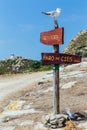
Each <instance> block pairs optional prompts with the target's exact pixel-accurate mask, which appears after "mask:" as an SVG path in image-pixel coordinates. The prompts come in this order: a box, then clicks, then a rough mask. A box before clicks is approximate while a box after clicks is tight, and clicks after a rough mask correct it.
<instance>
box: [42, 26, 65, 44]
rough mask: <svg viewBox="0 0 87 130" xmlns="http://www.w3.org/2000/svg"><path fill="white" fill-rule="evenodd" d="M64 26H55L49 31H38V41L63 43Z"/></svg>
mask: <svg viewBox="0 0 87 130" xmlns="http://www.w3.org/2000/svg"><path fill="white" fill-rule="evenodd" d="M63 35H64V28H57V29H54V30H51V31H47V32H42V33H40V42H42V43H44V44H46V45H54V44H55V45H58V44H63V42H64V41H63Z"/></svg>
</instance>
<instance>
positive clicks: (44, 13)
mask: <svg viewBox="0 0 87 130" xmlns="http://www.w3.org/2000/svg"><path fill="white" fill-rule="evenodd" d="M42 14H46V15H50V13H47V12H42Z"/></svg>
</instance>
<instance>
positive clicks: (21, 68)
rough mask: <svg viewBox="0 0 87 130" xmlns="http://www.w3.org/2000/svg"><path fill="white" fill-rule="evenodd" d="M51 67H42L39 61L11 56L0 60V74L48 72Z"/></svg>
mask: <svg viewBox="0 0 87 130" xmlns="http://www.w3.org/2000/svg"><path fill="white" fill-rule="evenodd" d="M50 69H52V66H51V65H49V66H42V64H41V61H38V60H31V59H27V58H23V57H21V56H14V55H12V56H11V57H9V58H6V59H5V60H0V74H12V73H27V72H32V71H43V70H45V71H46V70H50Z"/></svg>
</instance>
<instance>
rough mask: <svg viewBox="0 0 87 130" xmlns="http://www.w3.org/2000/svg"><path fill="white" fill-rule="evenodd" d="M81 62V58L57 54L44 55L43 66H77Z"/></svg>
mask: <svg viewBox="0 0 87 130" xmlns="http://www.w3.org/2000/svg"><path fill="white" fill-rule="evenodd" d="M80 62H81V56H77V55H70V54H57V53H42V64H43V65H50V64H56V65H57V64H75V63H80Z"/></svg>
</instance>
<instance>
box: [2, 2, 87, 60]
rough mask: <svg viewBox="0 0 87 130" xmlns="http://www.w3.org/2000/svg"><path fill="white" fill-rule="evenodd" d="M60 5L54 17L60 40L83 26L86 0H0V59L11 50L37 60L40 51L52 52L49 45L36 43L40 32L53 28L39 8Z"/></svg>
mask: <svg viewBox="0 0 87 130" xmlns="http://www.w3.org/2000/svg"><path fill="white" fill-rule="evenodd" d="M57 7H59V8H61V9H62V12H61V15H60V16H59V17H58V18H57V20H58V23H59V26H60V27H64V44H63V45H60V52H62V51H63V49H64V48H65V47H66V46H67V45H68V44H69V41H70V40H71V39H72V38H73V37H74V36H75V35H76V34H77V33H78V32H79V31H82V30H84V29H87V0H84V1H83V0H0V59H4V58H7V57H9V56H10V55H11V54H15V55H17V56H22V57H27V58H30V59H35V60H40V59H41V53H42V52H48V53H50V52H53V47H52V46H46V45H44V44H42V43H40V32H44V31H49V30H52V29H53V28H54V22H53V19H52V18H51V17H49V16H46V15H43V14H42V13H41V12H42V11H51V10H55V9H56V8H57Z"/></svg>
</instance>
